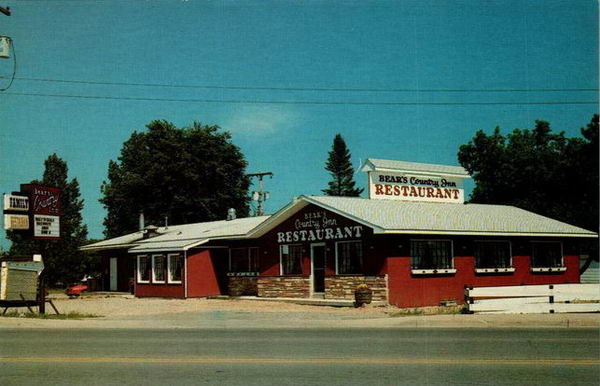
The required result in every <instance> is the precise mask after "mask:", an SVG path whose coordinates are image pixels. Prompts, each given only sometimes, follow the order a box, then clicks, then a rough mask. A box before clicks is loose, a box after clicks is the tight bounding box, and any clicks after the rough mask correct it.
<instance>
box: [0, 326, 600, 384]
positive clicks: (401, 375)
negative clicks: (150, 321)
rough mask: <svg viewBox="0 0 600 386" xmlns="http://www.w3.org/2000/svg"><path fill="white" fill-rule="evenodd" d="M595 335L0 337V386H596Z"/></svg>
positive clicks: (411, 332)
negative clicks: (295, 385)
mask: <svg viewBox="0 0 600 386" xmlns="http://www.w3.org/2000/svg"><path fill="white" fill-rule="evenodd" d="M599 380H600V336H599V334H598V330H597V329H564V328H563V329H535V330H534V329H472V330H470V329H440V328H436V329H425V328H420V329H406V328H403V329H376V330H372V329H342V328H340V329H293V330H285V329H264V330H261V329H251V330H244V329H213V330H210V329H172V330H165V329H157V330H154V329H144V330H128V329H118V330H108V329H101V330H95V329H85V330H83V329H82V330H57V329H51V330H43V329H0V385H36V384H39V385H42V384H43V385H78V384H81V385H181V384H190V385H201V384H223V385H258V384H260V385H291V384H298V385H420V384H425V385H500V384H519V385H563V386H564V385H597V384H598V383H599Z"/></svg>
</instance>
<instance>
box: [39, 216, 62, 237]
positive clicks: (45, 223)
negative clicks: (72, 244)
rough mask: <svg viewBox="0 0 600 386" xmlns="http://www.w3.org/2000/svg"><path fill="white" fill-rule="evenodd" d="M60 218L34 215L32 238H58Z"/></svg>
mask: <svg viewBox="0 0 600 386" xmlns="http://www.w3.org/2000/svg"><path fill="white" fill-rule="evenodd" d="M59 219H60V217H58V216H46V215H41V214H36V215H34V216H33V236H34V237H48V238H58V237H60V220H59Z"/></svg>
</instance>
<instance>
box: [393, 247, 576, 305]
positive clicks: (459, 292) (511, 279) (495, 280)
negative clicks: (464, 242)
mask: <svg viewBox="0 0 600 386" xmlns="http://www.w3.org/2000/svg"><path fill="white" fill-rule="evenodd" d="M387 260H388V261H387V266H388V272H387V273H388V275H389V276H388V286H389V302H390V304H393V305H395V306H398V307H423V306H437V305H439V304H440V302H441V301H442V300H454V301H456V302H457V303H459V304H462V303H464V287H465V285H466V286H473V287H495V286H508V285H525V284H560V283H579V256H565V257H564V263H565V266H566V267H567V270H566V272H562V273H543V274H542V273H532V272H530V258H529V256H514V257H513V267H514V268H515V272H512V273H505V274H476V273H475V258H474V257H472V256H467V257H455V258H454V267H455V268H456V273H455V274H453V275H443V276H433V275H431V276H420V275H413V274H412V273H411V269H410V257H389V258H388V259H387Z"/></svg>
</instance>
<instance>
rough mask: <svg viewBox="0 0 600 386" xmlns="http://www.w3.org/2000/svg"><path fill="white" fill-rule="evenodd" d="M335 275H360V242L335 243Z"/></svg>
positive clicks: (361, 258) (361, 257) (361, 270)
mask: <svg viewBox="0 0 600 386" xmlns="http://www.w3.org/2000/svg"><path fill="white" fill-rule="evenodd" d="M336 256H337V258H336V261H337V274H338V275H348V274H362V273H363V269H362V260H363V256H362V241H342V242H338V243H336Z"/></svg>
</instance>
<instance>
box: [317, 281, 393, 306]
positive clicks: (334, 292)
mask: <svg viewBox="0 0 600 386" xmlns="http://www.w3.org/2000/svg"><path fill="white" fill-rule="evenodd" d="M359 284H366V285H368V286H369V288H371V290H372V291H373V301H387V300H388V298H387V275H378V276H358V275H357V276H346V275H344V276H326V277H325V299H347V300H354V290H355V289H356V287H358V285H359Z"/></svg>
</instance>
